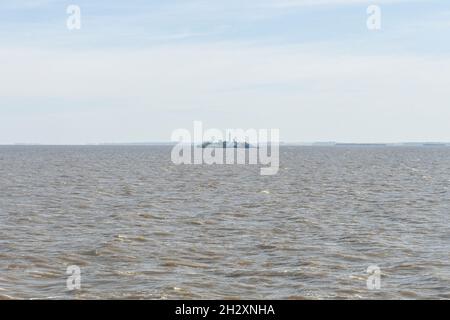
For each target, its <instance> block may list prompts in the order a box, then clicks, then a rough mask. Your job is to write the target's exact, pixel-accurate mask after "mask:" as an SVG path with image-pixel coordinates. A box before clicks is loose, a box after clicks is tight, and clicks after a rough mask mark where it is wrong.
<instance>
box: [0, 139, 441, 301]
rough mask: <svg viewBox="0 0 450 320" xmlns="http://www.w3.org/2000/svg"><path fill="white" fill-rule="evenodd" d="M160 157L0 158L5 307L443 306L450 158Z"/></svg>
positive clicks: (9, 154) (157, 151)
mask: <svg viewBox="0 0 450 320" xmlns="http://www.w3.org/2000/svg"><path fill="white" fill-rule="evenodd" d="M170 150H171V148H170V147H148V146H135V147H133V146H129V147H128V146H127V147H121V146H104V147H100V146H99V147H94V146H92V147H90V146H89V147H44V146H41V147H24V146H15V147H0V298H26V299H29V298H63V299H72V298H77V299H96V298H128V299H131V298H133V299H136V298H144V299H174V298H187V299H197V298H204V299H216V298H244V299H245V298H256V299H269V298H275V299H278V298H313V299H317V298H319V299H329V298H406V299H414V298H450V254H449V252H450V222H449V214H450V192H449V187H450V148H444V147H443V148H437V147H429V148H427V147H424V148H406V147H399V148H394V147H372V148H363V147H355V148H346V147H334V148H327V147H317V148H308V147H282V148H281V151H280V157H281V168H280V171H279V173H278V175H276V176H260V175H259V168H258V167H257V166H237V165H233V166H230V165H228V166H206V165H205V166H189V165H184V166H175V165H173V164H172V163H171V161H170ZM69 265H78V266H79V267H80V268H81V272H82V279H81V285H82V288H81V290H80V291H74V292H71V291H68V290H67V289H66V279H67V275H66V268H67V266H69ZM370 265H377V266H379V267H380V268H381V271H382V277H381V289H380V290H378V291H370V290H368V289H367V286H366V279H367V273H366V270H367V267H368V266H370Z"/></svg>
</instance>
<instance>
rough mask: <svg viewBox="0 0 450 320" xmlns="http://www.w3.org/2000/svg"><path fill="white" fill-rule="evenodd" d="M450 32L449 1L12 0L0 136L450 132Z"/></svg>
mask: <svg viewBox="0 0 450 320" xmlns="http://www.w3.org/2000/svg"><path fill="white" fill-rule="evenodd" d="M374 4H375V5H378V6H379V7H380V9H381V29H380V30H369V29H368V28H367V24H366V22H367V19H368V18H369V16H370V14H368V13H367V8H368V6H369V5H374ZM69 5H77V6H79V7H80V9H81V29H79V30H69V29H68V28H67V25H66V22H67V19H68V18H69V16H70V15H69V14H67V12H66V10H67V7H68V6H69ZM449 40H450V1H448V0H422V1H421V0H416V1H407V0H384V1H383V0H378V1H366V0H316V1H313V0H246V1H242V0H176V1H169V0H166V1H162V0H160V1H156V0H145V1H144V0H130V1H118V0H108V1H100V0H99V1H92V0H71V1H57V0H0V144H11V143H40V144H85V143H103V142H121V143H126V142H151V141H155V142H156V141H169V140H170V138H171V135H172V132H173V131H174V130H176V129H179V128H186V129H188V130H191V131H192V130H193V122H194V121H202V122H203V126H204V127H205V128H206V129H207V128H217V129H219V130H223V131H225V130H226V129H232V128H242V129H249V128H255V129H271V128H276V129H279V130H280V136H281V140H283V141H285V142H312V141H339V142H411V141H429V142H431V141H447V142H448V141H450V125H449V122H450V121H449V120H450V99H449V95H450V94H449V93H450V89H449V88H450V41H449Z"/></svg>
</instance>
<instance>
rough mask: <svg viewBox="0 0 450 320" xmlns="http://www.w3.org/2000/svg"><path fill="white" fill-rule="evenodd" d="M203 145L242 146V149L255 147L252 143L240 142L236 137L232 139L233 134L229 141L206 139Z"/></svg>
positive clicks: (206, 146) (219, 146)
mask: <svg viewBox="0 0 450 320" xmlns="http://www.w3.org/2000/svg"><path fill="white" fill-rule="evenodd" d="M201 147H202V148H203V149H205V148H223V149H225V148H236V149H239V148H242V149H250V148H254V146H252V145H251V144H250V143H248V142H246V141H245V142H238V141H237V140H236V139H233V141H231V136H230V138H229V139H228V141H221V140H219V141H217V142H216V141H205V142H203V143H202V145H201Z"/></svg>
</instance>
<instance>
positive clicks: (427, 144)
mask: <svg viewBox="0 0 450 320" xmlns="http://www.w3.org/2000/svg"><path fill="white" fill-rule="evenodd" d="M176 144H177V143H176V142H135V143H120V142H119V143H86V144H39V143H12V144H0V146H1V147H7V146H8V147H12V146H17V147H52V146H54V147H64V146H66V147H70V146H74V147H77V146H78V147H83V146H84V147H89V146H91V147H101V146H174V145H176ZM280 146H291V147H295V146H297V147H450V142H399V143H363V142H362V143H361V142H281V143H280Z"/></svg>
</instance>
